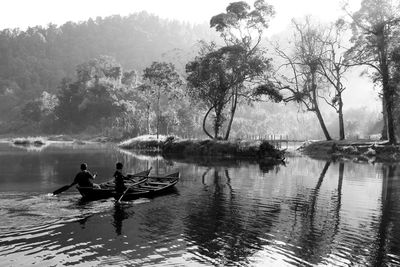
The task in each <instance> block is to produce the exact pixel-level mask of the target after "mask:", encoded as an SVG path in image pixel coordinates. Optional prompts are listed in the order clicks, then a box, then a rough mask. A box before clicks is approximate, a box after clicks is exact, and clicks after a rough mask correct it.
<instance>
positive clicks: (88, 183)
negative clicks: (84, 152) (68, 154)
mask: <svg viewBox="0 0 400 267" xmlns="http://www.w3.org/2000/svg"><path fill="white" fill-rule="evenodd" d="M93 179H94V177H93V175H92V174H91V173H90V172H89V171H88V170H87V164H86V163H82V164H81V171H80V172H79V173H78V174H77V175H76V176H75V179H74V181H73V183H72V184H71V186H73V185H74V184H78V186H80V187H94V184H93V182H92V180H93Z"/></svg>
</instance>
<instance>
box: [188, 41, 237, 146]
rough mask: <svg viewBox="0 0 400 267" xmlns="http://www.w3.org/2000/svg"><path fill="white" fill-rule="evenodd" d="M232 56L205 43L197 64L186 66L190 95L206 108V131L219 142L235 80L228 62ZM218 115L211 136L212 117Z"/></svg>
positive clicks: (191, 63) (213, 45) (212, 44)
mask: <svg viewBox="0 0 400 267" xmlns="http://www.w3.org/2000/svg"><path fill="white" fill-rule="evenodd" d="M229 56H230V53H224V51H221V50H220V49H217V48H216V45H215V44H214V43H211V44H206V43H204V42H203V43H202V47H201V49H200V52H199V56H197V57H196V58H195V59H194V60H193V61H191V62H189V63H188V64H187V65H186V73H187V74H188V76H187V78H186V79H187V81H188V93H189V96H190V97H191V98H192V99H193V100H194V101H201V102H203V103H204V104H205V106H206V108H207V112H206V114H205V116H204V117H203V131H204V133H205V134H206V135H207V136H208V137H210V138H211V139H217V138H219V132H220V129H221V127H222V123H223V121H224V114H223V110H224V108H225V106H226V104H227V103H228V101H229V99H230V94H229V86H230V83H229V81H230V80H231V77H230V76H229V74H232V72H229V71H228V70H231V68H229V67H228V66H227V63H228V62H229V61H227V60H225V59H226V57H229ZM211 111H214V118H213V130H214V135H211V134H210V133H209V132H208V131H207V129H206V121H207V117H208V115H209V113H210V112H211Z"/></svg>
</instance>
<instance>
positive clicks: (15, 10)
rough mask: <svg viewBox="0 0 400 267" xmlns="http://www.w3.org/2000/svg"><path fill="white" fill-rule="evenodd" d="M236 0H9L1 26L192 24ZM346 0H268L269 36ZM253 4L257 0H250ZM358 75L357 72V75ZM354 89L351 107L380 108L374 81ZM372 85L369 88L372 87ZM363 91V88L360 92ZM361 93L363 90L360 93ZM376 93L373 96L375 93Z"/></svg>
mask: <svg viewBox="0 0 400 267" xmlns="http://www.w3.org/2000/svg"><path fill="white" fill-rule="evenodd" d="M234 1H236V0H111V1H110V0H12V1H11V0H5V1H4V2H6V3H4V2H3V3H2V8H1V9H0V29H5V28H20V29H21V30H24V29H26V28H27V27H29V26H36V25H43V26H45V25H47V24H48V23H50V22H51V23H54V24H57V25H61V24H63V23H65V22H67V21H74V22H78V21H85V20H87V19H88V18H96V17H97V16H101V17H105V16H110V15H115V14H119V15H121V16H125V15H128V14H131V13H135V12H140V11H143V10H145V11H147V12H149V13H153V14H156V15H158V16H159V17H161V18H168V19H171V20H172V19H176V20H180V21H186V22H189V23H208V22H209V20H210V18H211V17H212V16H213V15H216V14H219V13H221V12H224V11H225V8H226V6H227V5H228V4H229V3H231V2H234ZM344 1H346V0H269V1H268V0H266V2H267V3H270V4H272V5H273V6H274V7H275V10H276V16H275V18H274V19H273V20H272V21H271V25H270V28H269V29H268V35H273V34H277V33H279V32H280V31H284V30H286V29H288V26H289V24H290V22H291V19H292V18H294V17H295V18H301V17H303V16H305V15H312V16H313V17H314V18H316V19H319V20H322V21H326V22H327V21H332V20H335V19H336V18H338V17H339V16H341V15H343V12H342V10H341V6H343V3H344ZM347 1H348V8H349V9H350V10H357V9H358V8H359V7H360V3H361V0H347ZM247 2H248V3H253V0H248V1H247ZM354 75H357V74H354ZM349 84H350V85H349V86H350V87H352V88H353V89H352V90H346V91H347V92H345V95H344V96H345V97H346V98H347V99H349V101H350V102H352V103H351V106H353V105H358V106H360V105H366V106H369V107H370V108H374V109H379V108H380V104H379V100H378V98H377V93H376V91H374V90H373V89H372V87H371V86H370V82H369V81H366V80H365V79H364V80H361V79H358V78H357V77H352V78H350V79H349ZM368 86H369V87H368ZM360 90H361V91H360ZM360 92H361V93H360ZM371 94H373V95H371Z"/></svg>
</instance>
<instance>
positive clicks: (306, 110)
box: [0, 0, 400, 155]
mask: <svg viewBox="0 0 400 267" xmlns="http://www.w3.org/2000/svg"><path fill="white" fill-rule="evenodd" d="M395 2H396V3H398V1H395ZM396 3H394V2H393V1H386V0H384V1H380V0H379V1H378V0H363V1H362V4H361V7H360V9H359V10H356V11H351V10H348V9H347V7H346V6H345V7H344V9H343V10H344V13H343V17H340V18H338V19H337V20H335V21H333V22H331V23H322V22H320V21H317V20H316V19H314V18H312V17H306V18H303V19H296V20H293V22H292V26H291V29H290V30H291V31H292V34H291V35H290V37H288V35H284V34H281V35H278V36H275V37H273V38H267V37H266V36H267V34H268V31H269V24H270V22H271V21H273V20H274V17H275V10H274V7H273V6H272V5H270V4H269V3H267V2H265V1H263V0H256V1H255V2H254V3H253V5H250V4H248V3H246V2H232V3H230V4H229V5H228V6H227V7H226V10H225V11H224V12H222V13H220V14H216V15H215V16H212V17H211V20H210V24H209V25H188V24H185V23H179V22H176V21H168V20H163V19H160V18H158V17H156V16H154V15H149V14H147V13H143V12H142V13H138V14H132V15H129V16H126V17H121V16H111V17H107V18H100V17H99V18H96V19H95V20H93V19H89V20H88V21H85V22H79V23H73V22H68V23H65V24H64V25H61V26H56V25H53V24H50V25H48V26H47V27H45V28H43V27H39V26H37V27H32V28H28V29H27V30H26V31H20V30H18V29H6V30H2V31H1V32H0V44H1V46H0V55H1V59H2V60H0V104H1V105H0V114H1V115H0V125H1V126H2V127H1V129H2V132H1V133H0V134H6V133H18V134H22V135H23V134H30V135H33V134H38V135H40V134H52V135H54V134H67V135H71V136H73V135H80V134H82V135H87V136H104V137H105V139H107V140H110V139H111V140H124V139H129V138H131V137H135V136H140V135H149V134H155V135H157V136H158V135H160V136H170V135H173V136H178V137H181V138H182V139H179V140H181V141H177V140H178V139H176V140H173V141H172V143H173V144H174V146H173V148H172V147H171V148H170V149H171V151H173V150H176V151H179V153H183V154H185V153H202V152H199V151H202V149H205V150H206V151H212V152H207V153H220V154H224V153H225V152H224V151H225V150H224V149H227V147H229V145H228V146H219V144H220V142H219V140H226V141H230V140H234V139H240V138H241V139H244V140H246V139H247V140H248V139H254V138H253V137H254V136H259V137H260V136H261V137H265V136H268V135H270V134H277V135H280V136H289V135H290V139H292V140H293V139H298V140H299V139H308V138H313V139H315V138H325V139H326V140H331V139H335V138H337V139H340V140H345V139H351V138H352V137H363V136H364V137H365V136H371V135H373V136H374V137H377V136H379V137H381V138H382V139H384V140H387V141H388V142H387V143H388V144H395V143H396V140H397V133H398V132H399V131H398V130H400V121H399V120H398V119H397V117H398V116H399V115H400V99H399V98H398V96H397V95H398V87H399V86H398V85H399V84H400V78H399V77H400V74H399V73H400V67H399V66H400V56H399V55H400V46H399V45H398V39H399V38H400V35H399V34H398V33H399V32H400V31H399V25H400V24H399V23H398V22H399V21H400V10H399V8H398V5H396ZM205 19H209V18H205ZM95 33H96V34H95ZM98 33H100V34H98ZM82 36H85V38H82ZM197 40H201V41H200V42H197ZM358 70H362V71H363V73H364V74H365V75H364V76H367V77H368V79H369V81H370V86H371V87H372V85H373V86H375V88H376V89H377V94H376V95H375V96H371V98H377V97H380V100H381V106H382V113H380V111H376V110H367V111H365V110H364V108H362V107H359V108H347V109H345V107H346V99H345V97H344V95H345V93H347V92H349V91H351V90H354V89H353V88H351V87H350V86H348V84H347V81H348V79H347V75H348V74H349V72H352V73H353V75H354V72H356V71H358ZM359 94H363V93H362V92H359ZM382 114H383V115H382ZM187 137H192V138H193V137H197V139H200V140H202V141H195V142H194V141H193V142H190V144H189V143H187V144H186V145H187V147H185V145H184V144H185V142H187V141H182V140H185V138H187ZM204 138H208V139H210V140H213V142H212V146H211V147H209V148H204V147H205V144H211V143H210V141H208V140H204ZM164 139H165V137H162V138H161V139H157V140H153V141H151V143H149V144H148V145H147V144H144V143H143V142H140V143H141V145H144V146H145V147H146V146H154V144H156V145H157V146H159V145H165V141H166V140H164ZM256 139H263V138H256ZM242 142H243V143H244V142H245V141H240V142H233V143H232V146H236V145H237V144H239V146H238V147H235V148H233V147H231V148H229V149H228V150H230V152H229V153H227V154H233V155H236V154H237V153H238V152H237V151H240V149H241V148H240V147H241V144H242ZM259 142H261V141H259ZM161 143H162V144H161ZM233 144H234V145H233ZM245 146H249V147H252V145H249V144H246V145H245ZM164 147H165V148H166V146H164ZM312 147H313V146H311V148H312ZM339 147H341V145H340V146H339ZM191 148H192V150H191ZM235 149H237V151H236V150H235ZM186 150H187V151H186ZM207 153H206V154H207ZM249 153H250V152H249ZM251 153H253V154H254V151H253V152H251ZM244 154H245V153H244Z"/></svg>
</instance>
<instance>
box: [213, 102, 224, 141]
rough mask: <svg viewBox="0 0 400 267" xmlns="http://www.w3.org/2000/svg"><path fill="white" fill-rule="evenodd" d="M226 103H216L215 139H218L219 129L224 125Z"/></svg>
mask: <svg viewBox="0 0 400 267" xmlns="http://www.w3.org/2000/svg"><path fill="white" fill-rule="evenodd" d="M223 107H224V105H221V104H220V103H219V104H217V105H215V120H214V139H218V135H219V130H220V128H221V125H222V111H223Z"/></svg>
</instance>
